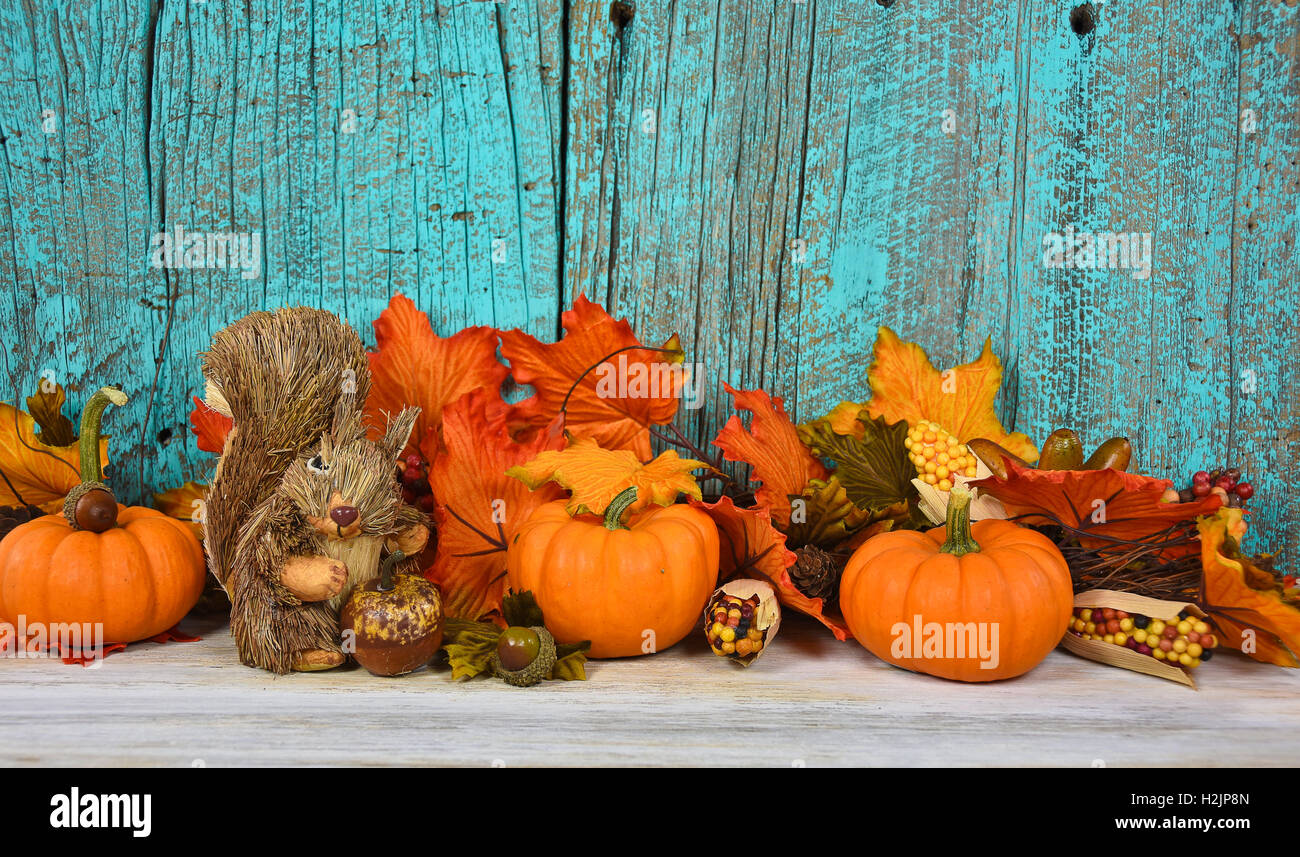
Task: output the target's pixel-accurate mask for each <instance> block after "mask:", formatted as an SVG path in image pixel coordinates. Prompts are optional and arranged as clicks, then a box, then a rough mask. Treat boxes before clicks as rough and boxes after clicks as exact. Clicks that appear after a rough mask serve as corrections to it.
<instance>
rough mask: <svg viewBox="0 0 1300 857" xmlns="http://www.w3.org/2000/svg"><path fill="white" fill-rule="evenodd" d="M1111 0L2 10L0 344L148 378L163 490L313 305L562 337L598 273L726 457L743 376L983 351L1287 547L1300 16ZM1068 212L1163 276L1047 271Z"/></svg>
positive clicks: (152, 445)
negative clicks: (196, 428)
mask: <svg viewBox="0 0 1300 857" xmlns="http://www.w3.org/2000/svg"><path fill="white" fill-rule="evenodd" d="M1093 12H1094V13H1095V14H1094V16H1093V19H1092V21H1091V30H1090V31H1089V32H1082V31H1084V30H1088V29H1089V21H1086V20H1084V19H1083V18H1082V17H1080V16H1081V15H1082V12H1081V10H1080V7H1078V4H1076V3H1075V2H1073V0H1060V2H1051V3H1047V4H1041V3H1039V4H1030V3H1023V2H1022V3H1019V4H1012V5H1009V6H1008V5H1005V4H1004V5H1001V6H983V7H979V8H977V9H972V8H970V7H969V4H964V3H958V2H956V0H942V2H937V3H934V4H928V5H923V4H911V3H906V2H901V3H895V4H892V5H891V6H889V7H884V6H881V5H880V4H878V3H862V2H848V0H807V2H800V0H788V1H787V0H781V2H775V3H762V2H757V0H755V2H747V3H743V4H740V5H738V6H737V5H732V6H726V5H723V6H719V5H717V4H706V3H700V2H697V0H680V2H668V0H649V2H639V3H635V4H633V3H630V2H620V3H609V2H605V1H604V0H583V2H561V0H544V2H536V0H535V2H523V0H516V2H510V3H489V2H481V1H480V0H458V2H445V3H440V4H435V5H433V6H427V5H424V4H420V3H416V2H414V0H375V2H372V3H369V4H363V5H360V6H358V5H356V4H350V5H348V6H347V7H346V8H344V9H341V10H340V9H336V8H333V7H330V6H329V5H328V4H317V3H309V2H306V0H258V2H254V3H250V4H227V3H225V2H215V0H209V2H204V3H164V4H160V5H159V6H158V8H156V9H155V8H153V5H152V4H147V3H134V2H102V3H98V4H92V5H91V6H90V7H89V8H87V9H77V8H74V7H64V6H58V5H56V4H29V5H28V6H19V7H14V8H10V9H6V10H2V11H0V45H2V50H3V53H4V54H5V57H6V60H7V61H6V62H5V63H4V64H3V65H0V82H3V83H4V84H5V85H6V86H7V88H8V91H9V92H10V93H11V98H10V99H9V100H8V101H7V103H6V104H5V105H3V106H0V110H2V111H3V113H0V134H2V135H3V137H4V142H3V149H4V160H3V162H2V163H0V170H2V171H3V176H2V178H3V182H2V183H0V195H2V196H3V199H2V200H0V276H4V277H5V279H6V281H7V287H6V289H5V298H4V299H3V301H2V302H0V326H2V329H3V331H4V344H5V356H6V358H7V359H8V360H9V365H10V368H11V369H12V372H13V374H15V375H18V376H21V377H20V378H17V379H15V380H17V381H18V383H20V384H23V385H26V386H28V387H30V386H31V385H32V384H34V383H35V377H36V375H37V373H38V372H39V371H40V370H42V369H50V370H52V371H53V372H54V373H55V374H56V375H57V376H58V377H59V378H61V379H63V380H65V381H66V382H67V384H68V386H69V387H70V393H71V400H72V401H71V405H72V406H73V407H74V408H75V407H78V406H79V405H80V403H81V401H82V400H83V399H84V397H85V395H86V391H87V390H88V389H89V388H90V387H92V386H95V385H97V384H99V383H103V382H105V381H111V382H116V383H121V384H123V385H124V386H126V387H127V388H128V389H129V390H130V391H131V392H132V393H134V395H135V398H134V399H133V401H132V403H131V404H130V405H129V406H128V407H127V408H126V409H124V410H123V412H122V413H120V414H113V415H111V416H110V418H109V429H110V430H111V431H114V432H115V433H116V434H117V435H118V437H117V438H116V440H115V447H114V448H115V450H116V451H117V452H116V454H117V456H118V459H119V463H120V465H121V472H120V473H119V474H118V478H119V480H122V482H124V484H121V483H120V484H119V487H123V488H125V489H126V491H125V492H124V493H125V495H126V499H128V500H133V501H134V500H138V499H140V497H141V495H142V494H146V493H148V492H149V491H152V490H157V489H160V488H164V487H167V486H170V485H174V484H177V483H179V482H180V481H182V480H183V479H185V478H190V477H195V476H202V475H203V474H204V471H205V469H206V467H207V466H208V464H209V462H210V459H209V458H208V457H207V456H203V455H199V454H198V453H197V452H196V450H195V449H194V447H193V445H192V441H191V439H190V435H189V433H188V431H187V429H186V415H187V412H188V410H189V396H190V395H191V394H193V393H195V392H198V373H197V364H196V361H195V360H194V353H195V352H196V351H198V350H199V349H201V348H203V347H204V346H205V345H206V343H207V342H208V340H209V338H210V336H211V334H212V332H213V331H214V330H216V329H217V328H218V327H220V326H222V325H224V324H226V323H228V322H229V321H231V320H233V319H234V318H236V317H238V316H239V315H242V314H243V313H245V312H248V311H249V310H252V309H258V308H262V307H267V306H275V305H278V304H282V303H296V302H306V303H313V304H318V305H322V306H326V307H329V308H331V309H334V310H335V311H337V312H339V313H340V314H341V315H343V316H344V317H345V318H346V319H347V320H348V321H349V322H350V323H352V324H353V325H354V326H356V327H357V328H358V329H359V330H360V331H361V333H362V335H363V337H365V338H367V339H369V337H370V335H371V334H370V330H369V322H370V320H371V319H373V318H374V316H375V315H376V314H377V313H378V311H379V310H380V308H381V307H382V306H383V304H384V302H385V301H386V300H387V299H388V297H389V296H390V295H391V294H392V293H393V292H394V291H397V290H403V291H406V292H407V293H409V294H411V295H413V296H414V297H415V299H416V300H417V302H418V303H419V305H420V306H421V307H422V308H424V309H426V310H427V311H429V313H430V315H431V316H432V317H433V319H434V323H435V326H436V327H437V328H438V329H439V331H440V332H443V333H447V332H451V331H453V330H455V329H457V328H459V327H462V326H464V325H467V324H478V323H487V324H496V325H499V326H503V327H523V328H525V329H528V330H530V331H531V332H533V333H535V334H538V335H543V336H546V335H550V334H552V333H553V332H554V331H555V329H556V325H557V322H558V313H559V310H560V308H561V306H563V305H566V304H567V303H568V301H569V300H571V299H572V296H573V295H574V294H576V293H577V292H579V291H584V292H586V293H588V294H590V295H593V296H595V297H597V298H599V299H601V300H604V301H605V302H607V303H608V304H609V305H610V306H611V308H612V309H614V310H615V311H616V312H619V313H622V314H626V315H628V316H630V317H631V318H632V320H633V322H634V323H635V324H636V325H637V328H638V330H639V331H640V332H641V333H642V335H643V336H645V337H647V338H650V339H662V338H665V337H667V336H668V335H669V334H670V333H673V332H680V333H681V334H682V335H683V338H684V341H685V342H686V344H687V347H688V350H689V351H690V353H691V359H693V360H699V361H702V362H703V364H704V367H705V373H706V376H707V378H706V380H707V382H708V389H709V390H710V391H711V392H712V395H711V397H710V400H709V402H708V403H707V404H706V406H705V407H704V408H703V409H702V410H700V411H697V412H691V413H684V414H683V416H682V418H681V419H682V423H683V424H684V427H685V428H686V429H687V431H688V432H689V433H690V434H691V435H692V436H694V437H695V438H697V439H700V440H705V439H707V438H709V437H711V436H712V435H713V434H714V432H716V430H717V428H718V426H719V425H720V424H721V423H722V421H723V420H724V419H725V418H726V416H727V414H728V412H729V402H727V401H726V398H725V396H723V395H722V394H721V389H720V387H721V382H722V381H724V380H725V381H730V382H732V383H735V384H740V385H743V386H764V387H767V388H769V389H771V390H772V391H773V392H775V393H778V394H781V395H784V396H785V397H786V398H787V401H788V404H789V406H790V407H791V408H792V410H794V411H795V413H796V414H797V415H798V416H800V417H803V418H808V417H812V416H815V415H817V414H819V413H821V412H824V411H825V410H826V409H828V408H829V407H831V406H833V405H834V404H835V403H836V402H838V401H839V400H840V399H841V398H846V397H862V396H864V395H865V387H864V378H865V367H866V364H867V363H868V362H869V349H870V345H871V341H872V338H873V334H874V330H875V327H876V326H877V325H878V324H882V323H884V324H890V325H892V326H894V327H895V328H896V329H898V330H899V332H900V333H901V334H903V335H904V336H907V337H910V338H915V339H917V340H920V341H922V342H924V343H925V344H926V345H927V347H928V348H929V349H930V351H931V353H932V355H933V357H934V359H935V361H936V363H942V364H950V363H953V362H956V361H960V360H966V359H969V358H970V357H971V356H972V355H973V354H974V353H975V352H976V351H977V349H978V347H979V345H980V343H981V342H982V340H983V339H984V337H985V336H992V338H993V342H994V346H995V348H996V349H997V350H998V352H999V353H1000V354H1001V355H1002V356H1003V358H1004V361H1005V362H1006V366H1007V370H1008V372H1007V382H1006V385H1005V387H1004V394H1003V397H1002V400H1001V402H1000V408H1001V412H1002V414H1003V417H1004V419H1006V420H1007V421H1014V422H1016V423H1017V425H1018V427H1019V428H1022V429H1024V430H1026V431H1028V432H1030V433H1031V434H1032V435H1035V436H1037V437H1039V438H1041V437H1042V436H1044V435H1045V434H1046V433H1047V432H1048V431H1050V430H1051V429H1052V428H1054V427H1056V426H1057V425H1061V424H1069V425H1074V426H1076V427H1080V428H1081V429H1082V430H1083V432H1084V434H1085V437H1086V439H1087V441H1088V442H1089V443H1090V444H1091V443H1095V442H1097V441H1098V440H1099V439H1101V438H1103V437H1105V436H1107V435H1110V434H1127V435H1129V436H1131V437H1132V438H1133V439H1134V441H1135V444H1136V446H1137V452H1138V466H1139V467H1140V468H1141V469H1143V470H1146V471H1149V472H1153V473H1159V474H1162V475H1165V474H1168V475H1178V476H1182V477H1185V476H1186V475H1187V473H1189V472H1190V471H1191V470H1194V469H1196V468H1198V467H1201V466H1204V465H1206V464H1212V463H1214V462H1216V461H1225V460H1232V461H1235V462H1237V463H1240V464H1241V465H1242V466H1243V467H1245V468H1246V469H1247V470H1248V472H1249V473H1250V475H1251V477H1252V478H1253V479H1254V481H1255V483H1256V485H1257V487H1258V489H1259V498H1260V499H1259V500H1258V501H1257V505H1258V506H1259V509H1260V511H1259V513H1258V514H1257V515H1256V517H1255V519H1254V522H1255V525H1256V526H1255V530H1256V532H1257V533H1258V534H1259V535H1260V536H1262V538H1261V539H1260V540H1259V541H1258V542H1256V544H1257V545H1259V546H1261V547H1262V546H1264V545H1269V546H1273V547H1275V548H1279V549H1281V550H1283V551H1285V552H1287V553H1288V554H1293V553H1294V552H1295V551H1296V550H1297V549H1298V548H1300V531H1297V530H1296V528H1295V527H1294V526H1293V525H1291V522H1293V521H1295V520H1297V519H1300V498H1293V497H1291V496H1290V495H1289V494H1287V493H1286V491H1285V485H1286V479H1287V474H1288V473H1290V472H1291V471H1292V470H1294V468H1295V465H1296V464H1297V460H1298V459H1300V433H1298V432H1297V430H1296V428H1295V426H1296V424H1297V420H1298V418H1300V404H1298V402H1300V388H1298V387H1297V385H1298V384H1300V381H1297V379H1296V376H1295V373H1294V372H1291V371H1290V370H1289V368H1288V367H1290V366H1291V365H1293V364H1294V363H1295V362H1296V361H1297V360H1300V337H1297V336H1296V334H1295V326H1294V324H1292V323H1291V319H1292V316H1293V314H1294V308H1295V307H1296V306H1297V304H1298V303H1300V294H1297V291H1296V290H1297V288H1300V286H1297V277H1296V276H1295V274H1296V267H1297V264H1296V253H1297V251H1296V238H1295V233H1296V226H1297V215H1296V210H1295V198H1296V196H1297V190H1298V189H1300V181H1298V180H1297V172H1296V170H1297V165H1296V159H1297V155H1296V151H1297V149H1300V144H1298V143H1297V135H1300V112H1298V111H1300V92H1298V89H1300V83H1298V82H1297V81H1298V80H1300V58H1298V57H1297V51H1298V50H1300V47H1298V40H1297V38H1296V36H1295V33H1296V31H1297V24H1298V21H1297V15H1300V12H1298V11H1297V6H1296V4H1294V3H1277V2H1267V0H1240V2H1236V3H1234V2H1231V0H1197V2H1190V3H1185V4H1181V5H1177V6H1175V7H1163V6H1158V5H1154V4H1146V5H1139V6H1136V7H1125V8H1124V9H1122V10H1121V9H1117V8H1112V7H1097V8H1094V9H1093ZM1077 31H1078V32H1077ZM47 109H51V110H53V111H54V114H53V115H54V117H55V120H54V124H53V126H52V132H51V133H49V134H46V133H43V132H42V129H41V121H42V111H44V110H47ZM1244 110H1250V111H1252V115H1253V116H1254V120H1253V123H1254V130H1253V131H1250V132H1247V131H1244V130H1243V123H1244V122H1245V119H1244V116H1243V113H1242V111H1244ZM178 225H179V226H182V227H184V228H186V229H195V230H201V231H222V232H248V233H250V234H256V235H258V236H259V237H260V239H261V242H262V245H261V246H262V272H261V275H260V276H258V277H256V278H250V279H245V278H243V277H241V276H240V275H239V273H238V272H235V271H230V270H172V271H167V272H163V271H159V270H158V269H155V268H152V267H151V266H150V265H149V242H150V239H151V236H152V235H153V234H154V233H155V232H158V231H160V230H164V229H174V228H175V227H176V226H178ZM1066 227H1073V228H1075V229H1076V230H1078V231H1089V232H1110V231H1113V232H1119V231H1127V232H1137V233H1139V234H1141V233H1147V232H1149V233H1151V236H1152V242H1153V259H1152V270H1151V276H1150V277H1149V278H1146V279H1143V278H1137V277H1134V276H1132V272H1131V271H1130V270H1127V269H1122V268H1121V269H1111V268H1092V269H1085V270H1075V269H1063V268H1050V267H1046V266H1045V265H1044V264H1043V245H1042V241H1043V238H1044V236H1045V235H1047V234H1048V233H1052V232H1057V231H1063V230H1064V229H1065V228H1066ZM169 299H170V300H169ZM105 308H111V309H112V312H111V313H105V312H103V310H104V309H105ZM169 318H170V327H169ZM65 333H69V334H70V335H64V334H65ZM159 355H161V358H162V363H161V367H160V370H159V386H158V391H157V393H156V395H155V396H154V397H153V404H152V409H151V410H150V415H149V419H148V421H147V423H146V420H145V419H144V417H145V413H146V410H147V409H150V404H149V400H150V397H149V395H148V390H149V387H150V383H151V382H152V380H153V376H154V370H155V366H154V363H153V360H154V358H155V357H157V356H159ZM23 373H26V374H23ZM1252 373H1253V374H1252ZM1248 378H1249V379H1250V382H1249V384H1248V383H1247V379H1248ZM1251 385H1253V387H1251ZM1248 387H1251V389H1252V390H1253V392H1247V388H1248ZM4 395H5V397H6V398H7V397H9V396H10V395H11V393H10V392H9V391H8V390H6V392H5V394H4ZM168 432H170V440H167V439H166V438H167V437H168V435H167V433H168Z"/></svg>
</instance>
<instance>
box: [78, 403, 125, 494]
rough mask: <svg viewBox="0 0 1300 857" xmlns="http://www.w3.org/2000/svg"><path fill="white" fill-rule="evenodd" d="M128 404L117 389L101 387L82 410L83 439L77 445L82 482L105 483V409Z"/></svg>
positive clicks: (79, 439)
mask: <svg viewBox="0 0 1300 857" xmlns="http://www.w3.org/2000/svg"><path fill="white" fill-rule="evenodd" d="M126 402H127V395H126V393H123V392H122V391H121V390H119V389H117V388H116V387H100V388H99V389H98V390H96V391H95V395H93V396H91V397H90V401H88V402H86V406H85V407H84V408H82V409H81V437H80V438H78V440H77V443H78V451H79V452H80V454H81V481H82V482H103V481H104V471H103V470H101V469H100V466H99V433H100V426H101V424H102V423H103V420H104V409H105V408H107V407H108V406H109V405H117V406H118V407H119V408H120V407H122V406H123V405H125V404H126Z"/></svg>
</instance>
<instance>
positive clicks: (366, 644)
mask: <svg viewBox="0 0 1300 857" xmlns="http://www.w3.org/2000/svg"><path fill="white" fill-rule="evenodd" d="M404 559H406V554H404V553H402V552H401V551H394V552H393V553H391V554H389V555H388V558H387V559H385V560H384V564H383V566H381V568H380V573H379V577H377V578H374V579H373V580H368V581H366V582H365V583H363V584H361V585H360V586H358V587H356V589H354V590H353V591H352V597H351V598H350V599H348V603H347V605H345V606H344V608H343V612H342V614H341V615H340V617H339V619H340V624H341V626H342V628H343V633H344V635H345V640H346V636H347V635H348V634H351V635H352V637H353V639H352V644H353V645H352V647H351V648H352V652H351V654H352V656H353V657H354V658H356V660H357V663H359V664H361V665H362V666H363V667H365V668H366V669H368V670H370V672H372V673H373V674H375V675H378V676H398V675H405V674H406V673H409V672H413V671H414V670H417V669H419V668H420V667H422V666H424V665H425V664H427V663H428V662H429V661H431V660H433V656H434V654H435V653H436V652H437V651H438V647H439V646H441V645H442V595H441V594H440V593H439V592H438V587H437V586H435V585H434V584H432V583H430V582H429V581H427V580H425V579H424V578H423V577H421V576H420V575H418V574H397V575H395V574H393V566H395V565H396V564H397V563H399V562H401V561H402V560H404ZM347 648H348V647H346V646H345V649H347Z"/></svg>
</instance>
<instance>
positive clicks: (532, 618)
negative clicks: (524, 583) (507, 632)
mask: <svg viewBox="0 0 1300 857" xmlns="http://www.w3.org/2000/svg"><path fill="white" fill-rule="evenodd" d="M501 616H502V618H504V619H505V620H506V624H507V625H516V626H518V627H521V628H532V627H534V626H536V625H541V626H542V627H545V626H546V622H545V621H544V620H543V617H542V608H541V607H539V606H538V605H537V598H536V597H535V596H534V595H533V593H531V592H511V593H510V594H509V595H507V596H506V597H505V598H503V599H502V600H501Z"/></svg>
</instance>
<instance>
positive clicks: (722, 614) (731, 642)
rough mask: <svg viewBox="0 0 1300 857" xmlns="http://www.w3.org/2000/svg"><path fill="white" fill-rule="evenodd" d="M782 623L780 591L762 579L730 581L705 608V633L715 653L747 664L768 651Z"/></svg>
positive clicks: (715, 593)
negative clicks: (778, 595)
mask: <svg viewBox="0 0 1300 857" xmlns="http://www.w3.org/2000/svg"><path fill="white" fill-rule="evenodd" d="M780 625H781V607H780V604H779V602H778V601H777V598H776V592H775V591H774V590H773V589H772V587H771V586H770V585H768V584H767V583H764V582H763V581H761V580H748V579H740V580H733V581H730V582H729V583H726V584H725V585H723V586H722V588H721V589H719V590H717V591H716V592H714V593H713V597H712V598H710V599H709V606H708V607H706V608H705V610H704V636H705V638H706V639H707V640H708V641H709V646H710V647H711V648H712V649H713V653H714V654H715V655H719V656H721V657H724V658H732V659H734V660H736V661H738V662H739V663H741V664H742V665H744V666H749V665H750V664H751V663H753V662H754V660H755V659H756V658H757V657H758V656H759V655H760V654H762V653H763V652H764V651H766V649H767V646H768V644H770V643H771V642H772V639H773V638H774V637H775V636H776V632H777V630H778V629H779V628H780Z"/></svg>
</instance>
